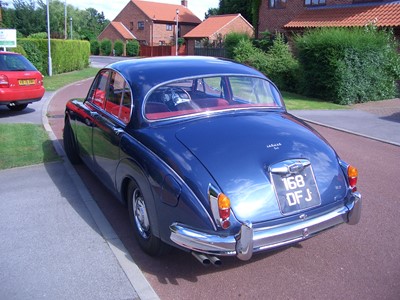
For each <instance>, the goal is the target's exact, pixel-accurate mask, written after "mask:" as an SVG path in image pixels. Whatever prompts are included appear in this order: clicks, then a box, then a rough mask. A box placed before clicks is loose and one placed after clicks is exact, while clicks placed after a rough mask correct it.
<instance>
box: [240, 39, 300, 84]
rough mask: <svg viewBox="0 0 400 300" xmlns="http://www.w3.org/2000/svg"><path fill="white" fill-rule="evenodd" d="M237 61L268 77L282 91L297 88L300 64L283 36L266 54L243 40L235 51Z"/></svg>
mask: <svg viewBox="0 0 400 300" xmlns="http://www.w3.org/2000/svg"><path fill="white" fill-rule="evenodd" d="M234 58H235V60H237V61H239V62H241V63H244V64H247V65H250V66H252V67H253V68H255V69H257V70H259V71H260V72H262V73H264V74H265V75H266V76H268V77H269V78H270V79H271V80H272V81H273V82H274V83H275V84H276V85H277V86H278V87H279V88H280V89H282V90H286V91H294V90H295V88H296V86H297V73H298V68H299V67H298V62H297V61H296V59H295V58H294V57H293V56H292V54H291V53H290V51H289V48H288V45H287V44H285V43H284V41H283V38H282V37H281V36H279V37H277V38H276V39H275V41H274V43H273V45H272V46H271V48H270V50H269V51H268V52H267V53H265V52H264V51H262V50H261V49H258V48H256V47H254V46H253V44H252V42H251V41H249V40H247V41H246V40H241V41H240V42H239V44H238V45H237V47H236V48H235V49H234Z"/></svg>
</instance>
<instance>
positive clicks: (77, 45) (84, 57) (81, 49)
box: [14, 39, 90, 75]
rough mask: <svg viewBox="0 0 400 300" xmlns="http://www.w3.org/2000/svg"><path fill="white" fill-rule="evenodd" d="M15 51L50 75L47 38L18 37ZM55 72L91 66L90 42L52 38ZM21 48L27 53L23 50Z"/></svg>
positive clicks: (52, 57)
mask: <svg viewBox="0 0 400 300" xmlns="http://www.w3.org/2000/svg"><path fill="white" fill-rule="evenodd" d="M17 43H18V47H17V48H15V49H14V51H15V52H19V53H21V54H24V55H25V56H26V57H27V58H28V59H29V60H30V61H31V62H32V64H33V65H34V66H35V67H36V68H37V69H38V70H39V71H40V72H41V73H42V74H43V75H48V41H47V39H18V41H17ZM50 46H51V60H52V71H53V74H54V75H55V74H61V73H65V72H70V71H75V70H81V69H84V68H87V67H88V66H89V55H90V44H89V42H88V41H80V40H56V39H52V40H50ZM21 48H22V49H23V51H24V52H25V53H23V52H22V51H21ZM18 49H19V50H18Z"/></svg>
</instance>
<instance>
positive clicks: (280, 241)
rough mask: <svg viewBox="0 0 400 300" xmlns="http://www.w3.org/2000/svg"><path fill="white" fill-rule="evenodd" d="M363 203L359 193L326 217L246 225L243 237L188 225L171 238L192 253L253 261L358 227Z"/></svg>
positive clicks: (174, 227) (180, 226)
mask: <svg viewBox="0 0 400 300" xmlns="http://www.w3.org/2000/svg"><path fill="white" fill-rule="evenodd" d="M361 203H362V201H361V194H360V193H358V192H355V193H353V194H352V196H351V201H350V202H349V203H348V204H347V205H346V206H343V207H340V208H338V209H335V210H333V211H330V212H328V213H326V214H323V215H320V216H317V217H314V218H309V219H307V218H305V219H302V220H300V221H298V222H295V223H289V224H282V225H278V226H273V227H264V228H253V226H252V224H251V223H250V222H244V223H242V225H241V228H240V231H239V233H238V234H236V235H234V236H221V235H217V234H210V233H205V232H200V231H197V230H194V229H190V228H188V227H186V226H185V225H184V224H179V223H173V224H172V225H171V226H170V230H171V236H170V238H171V240H172V241H173V242H174V243H176V244H178V245H179V246H181V247H184V248H186V249H189V250H191V251H196V252H201V253H206V254H211V255H217V256H218V255H219V256H237V257H238V258H239V259H241V260H249V259H250V258H251V257H252V255H253V253H255V252H259V251H264V250H269V249H273V248H277V247H281V246H284V245H288V244H292V243H296V242H300V241H302V240H305V239H308V238H310V237H312V236H314V235H316V234H318V233H320V232H322V231H324V230H327V229H329V228H332V227H334V226H337V225H339V224H342V223H347V224H349V225H355V224H357V223H358V221H359V220H360V217H361V206H362V205H361Z"/></svg>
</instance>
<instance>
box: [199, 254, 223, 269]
mask: <svg viewBox="0 0 400 300" xmlns="http://www.w3.org/2000/svg"><path fill="white" fill-rule="evenodd" d="M192 255H193V256H194V257H195V258H196V259H197V260H198V261H199V262H200V263H201V264H202V265H203V266H206V267H208V266H209V265H210V264H213V265H214V266H217V267H218V266H220V265H222V262H221V260H220V259H219V258H218V257H216V256H212V255H207V254H203V253H198V252H192Z"/></svg>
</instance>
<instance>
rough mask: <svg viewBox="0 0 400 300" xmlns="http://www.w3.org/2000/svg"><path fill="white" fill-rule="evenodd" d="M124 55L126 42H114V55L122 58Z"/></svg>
mask: <svg viewBox="0 0 400 300" xmlns="http://www.w3.org/2000/svg"><path fill="white" fill-rule="evenodd" d="M123 54H124V42H123V41H121V40H117V41H115V42H114V55H116V56H122V55H123Z"/></svg>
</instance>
